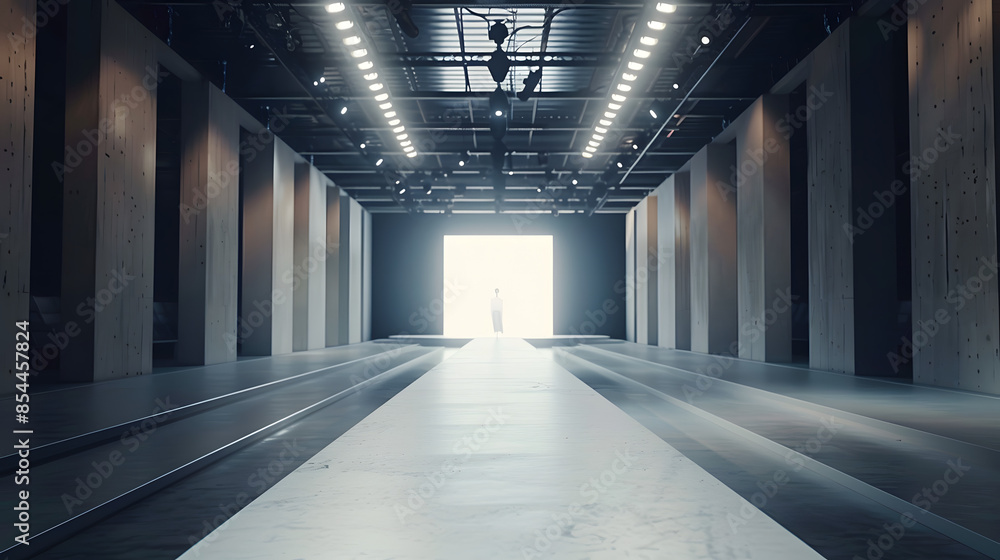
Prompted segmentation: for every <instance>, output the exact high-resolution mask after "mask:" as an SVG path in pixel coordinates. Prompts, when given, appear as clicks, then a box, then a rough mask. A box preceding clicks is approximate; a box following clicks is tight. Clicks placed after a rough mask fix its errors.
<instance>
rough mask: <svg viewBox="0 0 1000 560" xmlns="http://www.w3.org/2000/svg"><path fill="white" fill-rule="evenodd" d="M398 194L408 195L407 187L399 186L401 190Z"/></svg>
mask: <svg viewBox="0 0 1000 560" xmlns="http://www.w3.org/2000/svg"><path fill="white" fill-rule="evenodd" d="M396 192H398V193H399V194H406V185H399V190H397V191H396Z"/></svg>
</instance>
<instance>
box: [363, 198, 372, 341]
mask: <svg viewBox="0 0 1000 560" xmlns="http://www.w3.org/2000/svg"><path fill="white" fill-rule="evenodd" d="M361 212H362V214H361V215H362V217H363V220H364V225H363V227H362V229H361V262H362V265H361V340H362V341H366V340H371V339H372V215H371V214H370V213H369V212H368V211H367V210H364V209H362V210H361Z"/></svg>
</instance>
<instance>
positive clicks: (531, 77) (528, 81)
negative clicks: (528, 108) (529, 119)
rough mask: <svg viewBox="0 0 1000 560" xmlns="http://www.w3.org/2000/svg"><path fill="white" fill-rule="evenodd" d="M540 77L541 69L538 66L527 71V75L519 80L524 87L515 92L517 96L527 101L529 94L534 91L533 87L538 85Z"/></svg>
mask: <svg viewBox="0 0 1000 560" xmlns="http://www.w3.org/2000/svg"><path fill="white" fill-rule="evenodd" d="M541 79H542V69H541V68H539V69H538V70H535V71H533V72H529V73H528V77H527V78H525V79H524V80H522V81H521V83H522V84H524V89H522V90H521V91H520V92H518V94H517V98H518V99H520V100H521V101H527V100H528V98H530V97H531V94H532V93H534V92H535V88H537V87H538V82H539V81H541Z"/></svg>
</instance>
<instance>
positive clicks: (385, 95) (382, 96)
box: [375, 93, 389, 101]
mask: <svg viewBox="0 0 1000 560" xmlns="http://www.w3.org/2000/svg"><path fill="white" fill-rule="evenodd" d="M386 99H389V94H388V93H380V94H378V95H376V96H375V101H385V100H386Z"/></svg>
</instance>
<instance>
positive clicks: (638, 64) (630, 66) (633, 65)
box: [628, 60, 643, 72]
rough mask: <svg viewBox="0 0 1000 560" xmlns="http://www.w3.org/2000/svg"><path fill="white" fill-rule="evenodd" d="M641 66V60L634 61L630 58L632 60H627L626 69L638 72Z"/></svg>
mask: <svg viewBox="0 0 1000 560" xmlns="http://www.w3.org/2000/svg"><path fill="white" fill-rule="evenodd" d="M642 67H643V64H642V63H641V62H636V61H634V60H632V61H629V63H628V69H629V70H635V71H636V72H638V71H639V70H642Z"/></svg>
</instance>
